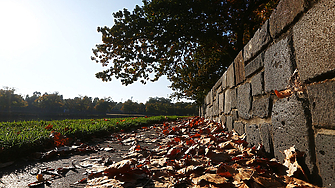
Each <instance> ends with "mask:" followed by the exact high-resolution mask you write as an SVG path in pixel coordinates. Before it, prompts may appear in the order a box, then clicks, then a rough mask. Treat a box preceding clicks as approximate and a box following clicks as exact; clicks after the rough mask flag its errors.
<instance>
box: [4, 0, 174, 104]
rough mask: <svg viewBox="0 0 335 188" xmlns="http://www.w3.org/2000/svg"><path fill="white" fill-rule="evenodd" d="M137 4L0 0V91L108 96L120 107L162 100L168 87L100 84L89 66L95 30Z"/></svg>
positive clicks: (163, 83) (133, 0)
mask: <svg viewBox="0 0 335 188" xmlns="http://www.w3.org/2000/svg"><path fill="white" fill-rule="evenodd" d="M136 4H138V5H142V1H141V0H122V1H120V0H0V25H1V29H0V70H1V73H0V87H1V88H2V87H6V86H7V87H10V88H15V90H16V93H17V94H21V95H23V96H25V95H27V94H29V95H32V94H33V92H34V91H39V92H41V93H42V94H43V93H45V92H48V93H53V92H59V93H60V94H62V95H63V97H64V98H65V99H66V98H74V97H78V96H79V95H81V96H89V97H93V98H94V97H99V98H103V97H112V99H113V100H114V101H117V102H121V101H125V100H127V99H131V97H133V101H137V102H145V101H147V100H148V99H149V97H156V96H157V97H167V96H168V95H170V94H171V93H172V90H171V89H170V88H168V86H169V85H170V82H169V81H168V80H167V79H166V78H164V77H163V78H161V79H160V80H159V81H157V82H154V83H147V84H146V85H143V84H141V83H134V84H132V85H128V86H123V85H122V84H121V82H120V81H119V80H116V79H114V80H113V81H112V82H107V83H106V82H102V81H101V80H99V79H97V78H95V73H97V72H99V71H101V70H103V69H104V68H103V67H102V66H101V64H96V63H95V62H93V61H91V59H90V57H91V56H92V54H93V53H92V48H94V47H95V45H96V44H99V43H101V35H100V34H99V33H98V32H97V27H98V26H105V25H106V26H112V25H113V17H112V13H113V12H116V11H118V10H120V9H123V8H127V9H129V10H133V9H134V7H135V5H136Z"/></svg>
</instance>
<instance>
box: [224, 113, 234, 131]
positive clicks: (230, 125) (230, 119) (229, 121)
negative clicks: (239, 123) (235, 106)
mask: <svg viewBox="0 0 335 188" xmlns="http://www.w3.org/2000/svg"><path fill="white" fill-rule="evenodd" d="M226 127H227V129H228V131H232V130H233V129H234V121H233V117H232V116H227V120H226Z"/></svg>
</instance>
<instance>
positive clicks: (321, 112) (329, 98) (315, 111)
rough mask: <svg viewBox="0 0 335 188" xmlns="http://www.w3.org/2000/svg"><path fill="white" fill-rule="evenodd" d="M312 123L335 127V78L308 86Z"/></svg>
mask: <svg viewBox="0 0 335 188" xmlns="http://www.w3.org/2000/svg"><path fill="white" fill-rule="evenodd" d="M307 90H308V97H309V103H310V109H311V113H312V123H313V125H315V126H322V127H332V128H335V80H334V81H328V82H324V83H320V84H313V85H310V86H307Z"/></svg>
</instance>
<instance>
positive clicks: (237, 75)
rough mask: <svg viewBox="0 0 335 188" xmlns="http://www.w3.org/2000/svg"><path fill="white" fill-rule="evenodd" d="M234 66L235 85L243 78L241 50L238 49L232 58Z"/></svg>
mask: <svg viewBox="0 0 335 188" xmlns="http://www.w3.org/2000/svg"><path fill="white" fill-rule="evenodd" d="M234 66H235V67H234V68H235V78H236V79H235V83H236V85H237V84H239V83H242V82H243V81H244V80H245V71H244V60H243V51H240V53H238V55H237V56H236V58H235V60H234Z"/></svg>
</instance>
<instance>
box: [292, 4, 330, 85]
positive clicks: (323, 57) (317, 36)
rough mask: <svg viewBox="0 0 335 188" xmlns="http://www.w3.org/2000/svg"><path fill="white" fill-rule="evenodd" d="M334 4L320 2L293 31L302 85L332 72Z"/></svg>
mask: <svg viewBox="0 0 335 188" xmlns="http://www.w3.org/2000/svg"><path fill="white" fill-rule="evenodd" d="M334 20H335V1H333V0H332V1H330V0H321V1H320V2H319V3H318V4H316V5H315V6H313V8H311V9H310V10H309V11H308V12H307V13H306V14H305V15H304V17H303V18H302V19H301V20H300V21H299V22H298V23H297V24H296V25H295V26H294V27H293V41H294V48H295V54H296V62H297V67H298V70H299V73H300V78H301V80H302V81H306V80H308V79H312V78H314V77H316V76H318V75H320V74H323V73H327V72H329V71H334V70H335V53H334V51H335V24H334Z"/></svg>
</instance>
